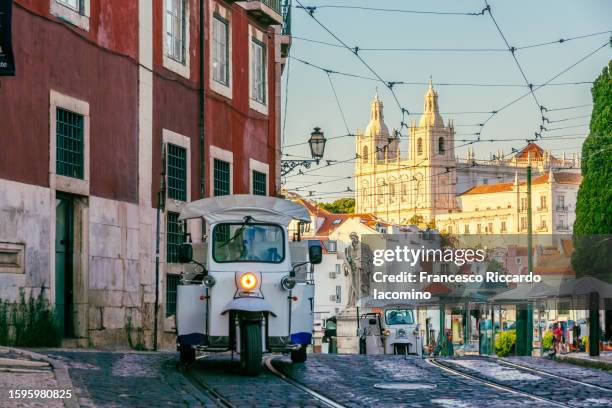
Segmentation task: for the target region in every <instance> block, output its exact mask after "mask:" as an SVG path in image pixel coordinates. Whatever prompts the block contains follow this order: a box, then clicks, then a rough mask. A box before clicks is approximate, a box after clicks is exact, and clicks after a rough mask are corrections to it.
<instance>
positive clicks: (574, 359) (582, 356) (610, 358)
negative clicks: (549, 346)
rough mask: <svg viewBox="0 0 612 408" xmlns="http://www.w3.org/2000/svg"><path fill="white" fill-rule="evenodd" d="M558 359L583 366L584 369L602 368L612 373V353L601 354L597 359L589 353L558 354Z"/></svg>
mask: <svg viewBox="0 0 612 408" xmlns="http://www.w3.org/2000/svg"><path fill="white" fill-rule="evenodd" d="M556 359H557V360H559V361H563V362H567V363H571V364H576V365H581V366H584V367H591V368H600V369H603V370H608V371H612V352H610V351H606V352H601V353H600V355H599V356H597V357H591V356H589V353H569V354H558V355H557V356H556Z"/></svg>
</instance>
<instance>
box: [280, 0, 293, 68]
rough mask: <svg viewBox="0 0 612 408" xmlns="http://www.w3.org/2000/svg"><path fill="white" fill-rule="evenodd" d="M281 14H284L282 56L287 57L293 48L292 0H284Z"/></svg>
mask: <svg viewBox="0 0 612 408" xmlns="http://www.w3.org/2000/svg"><path fill="white" fill-rule="evenodd" d="M281 14H282V16H283V29H282V35H281V36H280V42H281V58H283V59H285V58H287V57H288V56H289V49H290V48H291V0H283V1H282V4H281ZM283 66H284V64H283Z"/></svg>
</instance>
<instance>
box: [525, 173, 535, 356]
mask: <svg viewBox="0 0 612 408" xmlns="http://www.w3.org/2000/svg"><path fill="white" fill-rule="evenodd" d="M527 267H528V270H527V272H533V214H532V205H531V163H529V166H527ZM525 320H526V321H525V326H526V329H527V332H526V333H525V337H524V338H525V348H524V352H525V355H527V356H530V355H531V354H532V349H533V307H532V304H531V303H529V304H528V305H527V316H526V319H525Z"/></svg>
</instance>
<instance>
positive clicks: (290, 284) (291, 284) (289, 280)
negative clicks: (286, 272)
mask: <svg viewBox="0 0 612 408" xmlns="http://www.w3.org/2000/svg"><path fill="white" fill-rule="evenodd" d="M296 284H297V282H296V281H295V278H293V277H291V276H285V277H283V279H281V285H282V286H283V288H284V289H285V290H291V289H293V288H295V285H296Z"/></svg>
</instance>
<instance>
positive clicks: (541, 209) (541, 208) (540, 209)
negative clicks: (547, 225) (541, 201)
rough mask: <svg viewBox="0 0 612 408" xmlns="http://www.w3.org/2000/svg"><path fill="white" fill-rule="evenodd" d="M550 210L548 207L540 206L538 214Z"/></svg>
mask: <svg viewBox="0 0 612 408" xmlns="http://www.w3.org/2000/svg"><path fill="white" fill-rule="evenodd" d="M547 210H548V206H546V205H539V206H538V212H540V211H547Z"/></svg>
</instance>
